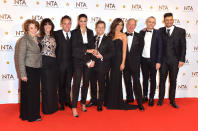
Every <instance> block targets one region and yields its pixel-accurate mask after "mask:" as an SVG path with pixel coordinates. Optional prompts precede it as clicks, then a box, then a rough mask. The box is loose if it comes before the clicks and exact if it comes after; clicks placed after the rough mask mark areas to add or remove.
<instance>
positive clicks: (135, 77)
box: [123, 65, 142, 106]
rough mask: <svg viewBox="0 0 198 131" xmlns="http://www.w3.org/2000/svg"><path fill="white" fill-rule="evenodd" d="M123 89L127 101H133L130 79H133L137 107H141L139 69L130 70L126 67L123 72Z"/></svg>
mask: <svg viewBox="0 0 198 131" xmlns="http://www.w3.org/2000/svg"><path fill="white" fill-rule="evenodd" d="M123 75H124V81H125V87H126V91H127V100H131V99H133V92H132V83H131V77H132V78H133V91H134V94H135V97H136V100H137V103H138V105H139V106H141V105H142V88H141V84H140V68H137V69H136V70H132V69H131V68H130V67H129V66H127V65H126V67H125V68H124V71H123Z"/></svg>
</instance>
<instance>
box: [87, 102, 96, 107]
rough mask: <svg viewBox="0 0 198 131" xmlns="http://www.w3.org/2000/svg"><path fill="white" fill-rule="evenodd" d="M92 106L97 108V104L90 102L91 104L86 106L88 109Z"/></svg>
mask: <svg viewBox="0 0 198 131" xmlns="http://www.w3.org/2000/svg"><path fill="white" fill-rule="evenodd" d="M91 106H96V103H95V102H91V101H90V102H89V103H88V104H87V105H86V107H91Z"/></svg>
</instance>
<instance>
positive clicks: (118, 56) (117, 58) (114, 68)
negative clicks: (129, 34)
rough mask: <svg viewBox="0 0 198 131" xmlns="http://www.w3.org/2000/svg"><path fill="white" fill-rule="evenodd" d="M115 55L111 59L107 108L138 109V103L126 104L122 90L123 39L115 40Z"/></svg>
mask: <svg viewBox="0 0 198 131" xmlns="http://www.w3.org/2000/svg"><path fill="white" fill-rule="evenodd" d="M113 43H114V48H115V55H114V56H113V58H112V61H111V71H110V84H109V87H108V94H107V104H106V107H107V109H119V110H133V109H137V108H138V106H137V105H130V104H126V103H124V101H123V92H122V71H120V65H121V63H122V46H123V43H122V40H120V39H115V40H113Z"/></svg>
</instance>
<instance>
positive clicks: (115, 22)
mask: <svg viewBox="0 0 198 131" xmlns="http://www.w3.org/2000/svg"><path fill="white" fill-rule="evenodd" d="M120 22H122V24H123V28H124V22H123V20H122V19H120V18H116V19H114V20H113V22H112V23H111V26H110V31H109V33H108V36H110V37H111V38H112V39H113V38H114V37H115V29H116V27H117V26H118V25H119V24H120ZM123 28H122V29H121V32H123Z"/></svg>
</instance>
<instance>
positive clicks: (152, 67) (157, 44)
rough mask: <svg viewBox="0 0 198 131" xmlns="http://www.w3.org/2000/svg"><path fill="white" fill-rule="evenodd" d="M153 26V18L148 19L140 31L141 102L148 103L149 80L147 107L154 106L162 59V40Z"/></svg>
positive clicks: (154, 21) (154, 22)
mask: <svg viewBox="0 0 198 131" xmlns="http://www.w3.org/2000/svg"><path fill="white" fill-rule="evenodd" d="M155 24H156V19H155V17H153V16H151V17H148V18H147V19H146V29H145V30H142V31H140V36H141V56H142V57H141V69H142V74H143V102H146V101H148V81H149V78H150V94H149V106H153V105H154V95H155V90H156V73H157V70H158V69H159V68H160V65H161V57H162V38H161V34H160V32H159V31H158V30H156V29H154V26H155Z"/></svg>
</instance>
